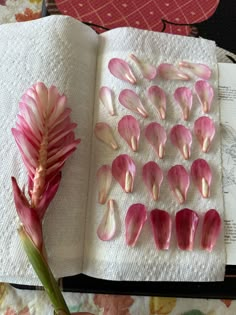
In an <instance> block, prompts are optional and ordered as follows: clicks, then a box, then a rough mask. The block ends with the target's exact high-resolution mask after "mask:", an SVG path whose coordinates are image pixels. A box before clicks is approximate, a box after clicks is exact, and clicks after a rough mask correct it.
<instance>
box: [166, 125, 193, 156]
mask: <svg viewBox="0 0 236 315" xmlns="http://www.w3.org/2000/svg"><path fill="white" fill-rule="evenodd" d="M170 140H171V142H172V144H173V145H174V146H175V147H176V148H178V149H179V150H180V152H181V154H182V155H183V157H184V159H185V160H188V159H189V158H190V155H191V145H192V135H191V132H190V130H189V129H188V128H186V127H185V126H183V125H176V126H174V127H172V129H171V131H170Z"/></svg>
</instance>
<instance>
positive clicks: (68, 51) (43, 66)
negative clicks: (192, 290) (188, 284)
mask: <svg viewBox="0 0 236 315" xmlns="http://www.w3.org/2000/svg"><path fill="white" fill-rule="evenodd" d="M0 38H1V41H0V58H1V65H0V142H1V150H0V161H1V164H0V191H1V196H0V197H1V198H0V217H1V219H0V231H1V234H0V262H1V264H0V281H6V282H12V283H20V284H35V283H36V284H37V283H38V282H37V279H36V276H35V275H34V272H33V271H32V269H31V267H30V265H29V263H28V261H27V258H26V256H25V254H24V252H23V250H22V247H21V244H20V241H19V239H18V235H17V232H16V229H17V226H18V224H19V220H18V218H17V215H16V211H15V208H14V203H13V195H12V189H11V182H10V178H11V176H15V177H16V178H17V180H19V183H20V184H21V185H22V186H23V185H24V184H25V183H27V176H26V170H25V168H24V166H23V163H22V161H21V157H20V153H19V152H18V150H17V147H16V145H15V143H14V139H13V137H12V135H11V128H12V127H14V124H15V121H16V115H17V113H18V102H19V100H20V97H21V95H22V94H23V93H24V92H25V90H26V89H27V88H28V87H30V86H31V85H32V84H34V83H35V82H37V81H42V82H44V83H45V84H46V85H47V86H48V87H49V86H50V85H55V86H57V87H58V89H59V90H60V92H61V93H64V94H65V95H66V96H67V97H68V106H69V107H71V108H72V119H73V121H75V122H77V123H78V128H77V130H76V133H77V136H78V137H80V138H81V140H82V141H81V144H80V145H79V146H78V149H77V151H76V152H75V153H74V154H73V156H72V157H71V158H70V159H69V160H68V162H67V163H66V165H65V168H64V169H63V179H62V183H61V186H60V189H59V191H58V193H57V195H56V197H55V198H54V200H53V202H52V204H51V205H50V208H49V209H48V213H47V215H46V218H45V221H44V226H43V228H44V237H45V242H46V247H47V252H48V259H49V263H50V265H51V266H52V269H53V271H54V272H55V274H56V276H58V277H64V276H69V275H74V274H78V273H81V272H83V273H86V274H88V275H91V276H94V277H98V278H104V279H111V280H141V281H157V280H162V281H219V280H223V278H224V268H225V246H224V239H223V236H224V231H223V230H222V232H221V235H220V238H219V239H218V242H217V245H216V247H215V249H214V250H213V251H212V252H211V253H209V252H206V251H203V250H202V249H201V248H200V245H199V237H200V236H199V235H200V232H198V233H197V236H196V245H195V247H194V250H193V251H192V252H189V251H181V250H179V249H178V248H177V245H176V237H175V235H174V232H173V235H172V241H171V246H170V249H169V250H168V251H158V250H157V249H156V248H155V243H154V239H153V235H152V232H151V227H150V223H149V221H148V222H146V224H145V226H144V228H143V231H142V233H141V235H140V238H139V240H138V243H137V244H136V246H135V247H134V248H130V247H128V246H127V245H126V243H125V226H124V219H125V214H126V212H127V209H128V208H129V206H130V205H132V204H134V203H142V204H144V205H145V206H146V207H147V209H148V211H150V210H151V209H154V208H160V209H165V210H168V211H169V212H170V213H171V215H172V218H173V217H174V214H175V213H176V212H177V211H178V210H179V209H181V208H185V207H186V208H190V209H193V210H196V211H197V212H198V213H199V214H200V215H202V214H203V213H205V212H206V211H207V210H208V209H211V208H216V209H217V210H218V211H219V213H220V214H221V216H222V217H223V216H224V207H223V193H222V184H221V183H222V181H221V150H220V147H221V146H220V136H219V106H218V102H217V87H218V73H217V59H216V53H215V44H214V42H212V41H207V40H204V39H194V38H186V37H181V36H174V35H167V34H162V33H161V34H159V33H154V32H149V31H142V30H137V29H131V28H121V29H115V30H112V31H109V32H106V33H103V34H101V35H97V34H96V33H95V32H94V31H93V30H91V29H90V28H89V27H87V26H85V25H83V24H81V23H80V22H78V21H76V20H73V19H72V18H69V17H61V16H54V17H49V18H44V19H41V20H37V21H33V22H27V23H20V24H11V25H3V26H1V27H0ZM130 53H134V54H135V55H137V56H139V57H141V58H143V59H144V60H146V61H148V62H150V63H152V64H154V65H155V66H157V65H159V64H161V63H164V62H168V63H176V62H178V61H181V60H189V61H191V62H201V63H203V64H206V65H208V66H209V67H210V68H211V69H212V71H213V79H212V80H211V84H212V86H213V87H214V90H215V93H216V94H215V99H214V105H213V109H212V117H213V119H214V121H215V123H216V128H217V135H216V138H215V140H214V141H215V142H214V144H213V145H212V150H211V152H209V155H208V159H209V160H210V161H211V165H212V167H213V169H214V181H213V184H212V197H211V198H209V199H208V200H207V201H206V200H205V199H202V198H200V195H199V194H198V193H197V192H196V190H195V189H194V188H193V186H191V189H190V197H189V199H188V200H187V202H186V203H185V204H184V205H179V204H178V203H177V202H176V201H175V200H174V199H173V198H172V197H171V196H170V191H169V188H168V184H167V182H166V181H164V183H163V188H162V192H161V197H160V200H159V201H158V202H154V201H153V200H152V199H151V198H150V196H149V194H148V191H147V190H146V188H145V186H144V184H143V183H142V176H141V169H142V165H144V164H145V163H146V162H147V161H150V160H156V155H155V152H154V151H153V150H152V148H151V147H150V145H149V144H148V143H147V142H146V141H144V135H143V130H144V128H145V126H147V124H148V123H150V122H152V121H159V118H158V115H157V113H156V111H155V109H154V108H153V107H151V106H150V104H149V105H147V107H146V108H147V111H148V113H149V117H148V118H147V119H144V118H140V116H138V115H136V114H134V113H131V112H130V111H129V110H128V109H126V108H124V107H122V106H121V105H120V104H119V102H118V95H119V93H120V91H121V90H122V89H126V88H129V89H133V90H135V91H136V92H137V93H138V94H139V95H140V96H141V97H142V98H143V99H144V98H145V91H146V89H147V88H148V87H149V86H150V85H153V84H156V85H158V84H161V85H162V87H163V88H164V89H165V90H166V92H167V95H168V102H169V104H168V105H167V106H169V109H168V110H167V116H168V119H166V121H165V122H163V124H164V126H165V128H166V129H167V130H170V128H171V127H172V126H173V125H175V124H178V123H183V122H182V120H181V118H180V115H179V112H178V111H177V110H176V109H175V108H174V101H173V97H172V95H173V91H174V90H175V88H176V87H178V86H180V85H181V84H183V85H186V84H187V86H191V87H192V86H193V81H192V82H188V83H179V82H176V81H171V82H170V81H168V82H161V83H160V81H159V79H158V78H157V79H156V80H154V81H153V82H152V83H151V82H149V81H147V80H144V79H142V77H141V76H140V73H139V71H138V69H137V68H135V65H134V64H132V62H129V63H130V64H131V65H132V67H133V69H134V72H135V74H136V75H137V78H138V84H137V85H136V86H132V85H130V84H128V83H127V82H123V81H121V80H118V79H117V78H115V77H114V76H112V75H111V73H110V72H109V70H108V67H107V65H108V62H109V60H110V59H111V58H113V57H118V58H122V59H124V60H127V61H128V60H129V59H128V56H129V54H130ZM101 86H109V87H110V88H111V89H112V90H113V91H114V93H115V98H116V100H115V103H114V107H115V112H116V115H115V116H112V117H111V116H109V114H108V113H107V111H106V109H105V108H104V106H103V104H102V103H101V102H100V101H99V97H98V94H99V89H100V87H101ZM195 102H197V101H196V100H195ZM195 105H196V104H195ZM200 112H201V109H200V107H199V109H195V110H194V112H193V114H192V121H190V122H188V123H186V124H187V126H189V127H191V128H192V126H193V125H191V124H192V123H193V121H194V119H196V118H197V117H199V115H200ZM127 114H131V115H133V116H135V117H136V118H137V119H139V122H140V126H141V130H142V133H141V138H142V140H140V147H139V150H138V152H136V153H134V152H132V151H131V150H130V148H129V147H128V145H127V144H126V143H125V142H124V140H123V139H122V138H121V137H119V134H118V132H117V123H118V121H119V120H120V119H121V118H122V117H123V116H124V115H127ZM101 121H104V122H107V123H109V124H110V125H111V126H112V128H113V130H114V135H115V137H116V139H117V142H118V144H119V149H118V150H117V151H113V150H112V149H110V148H109V147H107V146H106V145H105V144H104V143H102V142H100V141H99V140H97V139H96V138H95V137H94V133H93V130H94V125H95V124H96V123H97V122H101ZM176 152H177V151H176V150H175V149H174V148H173V146H172V145H171V143H170V142H167V148H166V157H167V158H166V159H164V160H163V161H160V165H161V167H162V168H163V170H164V172H165V173H166V172H167V170H168V169H169V168H170V167H171V166H172V165H174V164H180V163H182V164H184V165H185V166H186V168H187V169H188V170H189V169H190V166H191V163H192V161H193V160H194V159H196V158H197V157H204V154H202V153H201V152H200V150H199V148H197V143H195V144H194V146H193V148H192V156H191V162H190V161H183V159H182V158H181V156H180V154H178V153H176ZM123 153H126V154H129V155H130V156H131V157H132V158H133V159H134V160H135V162H136V163H137V175H136V178H135V183H134V192H133V193H131V194H126V193H124V192H123V190H122V188H121V187H120V186H119V184H118V183H117V182H115V180H114V179H113V182H112V187H111V191H110V194H109V198H110V199H114V200H115V205H116V206H115V208H116V209H115V211H116V216H117V221H118V230H117V233H116V237H115V238H114V240H111V241H109V242H102V241H101V240H100V239H99V238H98V237H97V233H96V231H97V228H98V225H99V223H100V221H101V219H102V216H103V212H104V210H105V207H106V205H100V204H99V203H98V196H97V194H98V192H97V187H96V186H97V184H96V180H95V177H96V171H97V169H98V168H99V167H100V166H101V165H102V164H109V165H111V163H112V161H113V160H114V158H115V157H116V156H117V155H119V154H123ZM156 161H157V160H156ZM157 162H158V163H159V161H157ZM173 230H174V229H173ZM199 231H200V228H199Z"/></svg>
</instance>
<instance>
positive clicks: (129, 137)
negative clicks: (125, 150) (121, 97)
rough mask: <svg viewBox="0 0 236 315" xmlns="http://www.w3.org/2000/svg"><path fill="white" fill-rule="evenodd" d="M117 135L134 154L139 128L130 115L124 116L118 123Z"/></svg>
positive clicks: (135, 120)
mask: <svg viewBox="0 0 236 315" xmlns="http://www.w3.org/2000/svg"><path fill="white" fill-rule="evenodd" d="M118 131H119V134H120V135H121V137H122V138H123V139H125V141H126V142H127V143H128V145H129V146H130V147H131V149H132V150H133V151H134V152H135V151H137V150H138V144H139V138H140V127H139V122H138V121H137V119H135V118H134V117H133V116H131V115H126V116H124V117H123V118H121V120H120V121H119V123H118Z"/></svg>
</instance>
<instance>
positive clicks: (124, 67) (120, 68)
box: [108, 58, 136, 84]
mask: <svg viewBox="0 0 236 315" xmlns="http://www.w3.org/2000/svg"><path fill="white" fill-rule="evenodd" d="M108 69H109V70H110V72H111V74H113V75H114V76H115V77H117V78H118V79H120V80H124V81H127V82H129V83H131V84H135V83H136V78H135V76H134V74H133V72H132V70H131V68H130V66H129V64H128V63H127V62H126V61H124V60H122V59H119V58H112V59H111V60H110V61H109V63H108Z"/></svg>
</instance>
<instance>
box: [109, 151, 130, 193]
mask: <svg viewBox="0 0 236 315" xmlns="http://www.w3.org/2000/svg"><path fill="white" fill-rule="evenodd" d="M111 170H112V175H113V177H114V178H115V180H116V181H117V182H118V183H119V184H120V185H121V187H122V188H123V190H124V191H125V192H127V193H129V192H132V191H133V186H134V178H135V174H136V166H135V164H134V161H133V160H132V159H131V157H129V156H128V155H127V154H121V155H119V156H117V157H116V158H115V159H114V161H113V162H112V167H111Z"/></svg>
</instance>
